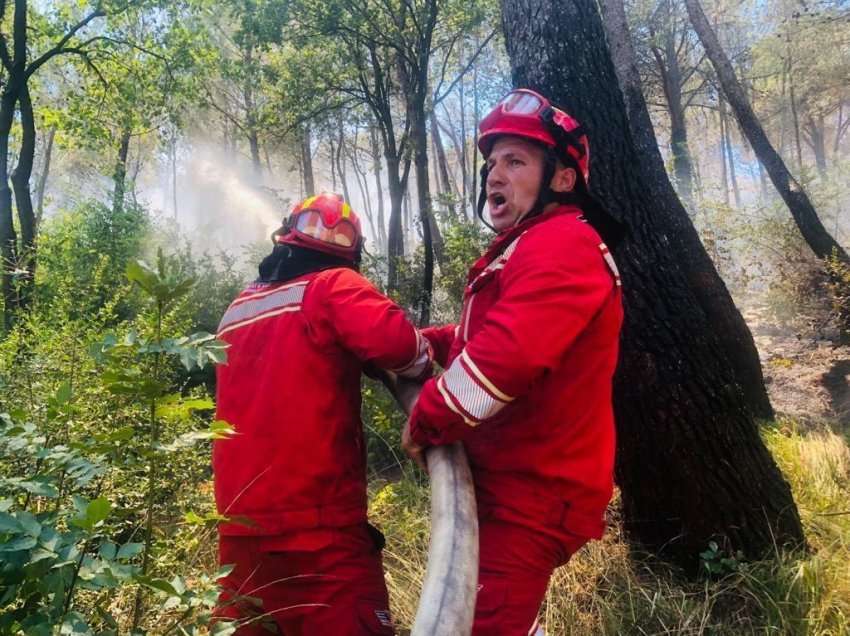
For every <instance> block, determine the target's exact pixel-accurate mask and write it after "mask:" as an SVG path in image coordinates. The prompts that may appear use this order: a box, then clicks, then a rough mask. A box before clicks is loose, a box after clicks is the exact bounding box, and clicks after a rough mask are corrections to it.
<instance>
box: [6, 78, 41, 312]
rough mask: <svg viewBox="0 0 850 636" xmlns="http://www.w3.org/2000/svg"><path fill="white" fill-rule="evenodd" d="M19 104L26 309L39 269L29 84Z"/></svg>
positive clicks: (15, 176)
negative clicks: (34, 208)
mask: <svg viewBox="0 0 850 636" xmlns="http://www.w3.org/2000/svg"><path fill="white" fill-rule="evenodd" d="M18 100H19V105H20V110H21V152H20V155H19V156H18V165H17V166H15V170H14V172H13V173H12V186H13V187H14V190H15V206H16V207H17V209H18V226H19V227H20V228H21V252H20V258H21V265H22V269H23V270H24V271H26V274H25V275H24V276H23V277H22V278H21V282H20V283H19V290H18V307H19V308H20V309H26V308H27V307H28V306H29V304H30V301H31V299H32V291H33V287H34V285H35V266H36V244H35V241H36V226H35V211H34V210H33V206H32V194H31V192H30V177H31V176H32V167H33V163H34V162H35V116H34V115H33V111H32V100H31V99H30V92H29V88H28V87H27V86H26V84H25V85H24V86H23V87H22V88H21V94H20V96H19V98H18Z"/></svg>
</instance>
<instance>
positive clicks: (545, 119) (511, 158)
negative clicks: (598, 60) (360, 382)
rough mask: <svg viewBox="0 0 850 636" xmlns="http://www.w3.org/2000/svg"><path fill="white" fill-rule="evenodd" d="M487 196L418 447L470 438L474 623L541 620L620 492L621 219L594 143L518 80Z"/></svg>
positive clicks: (430, 386)
mask: <svg viewBox="0 0 850 636" xmlns="http://www.w3.org/2000/svg"><path fill="white" fill-rule="evenodd" d="M480 128H481V135H480V137H479V142H478V143H479V148H480V149H481V153H482V155H483V156H484V157H485V158H486V161H487V163H486V165H485V167H484V168H483V170H482V173H483V174H482V195H481V197H480V199H479V210H478V213H479V215H481V214H482V210H483V207H484V202H485V200H486V202H487V203H488V204H489V209H490V218H491V220H492V223H493V226H494V229H495V230H497V231H498V236H497V237H496V238H495V240H494V241H493V243H492V244H491V245H490V247H489V249H488V250H487V251H486V253H485V254H484V256H482V257H481V258H480V259H479V260H478V261H477V262H476V263H475V264H474V265H473V267H472V269H471V271H470V272H469V278H468V284H467V286H466V291H465V294H464V304H463V311H462V313H461V319H460V324H458V325H450V326H446V327H440V328H433V329H428V330H425V331H424V332H423V335H425V336H426V337H428V339H429V340H430V341H431V344H432V345H433V347H434V350H435V354H436V359H437V361H438V362H439V363H440V364H441V365H442V366H443V367H445V368H446V372H445V373H444V374H443V375H442V376H441V377H440V378H439V379H431V380H429V381H428V382H427V383H426V384H425V386H424V388H423V390H422V393H421V394H420V396H419V400H418V402H417V404H416V407H415V408H414V410H413V412H412V414H411V417H410V420H409V423H408V427H407V428H406V429H405V435H404V445H405V450H407V452H408V453H409V454H411V455H412V456H413V457H414V458H418V459H419V460H420V461H421V454H422V451H423V449H424V448H426V447H428V446H432V445H440V444H448V443H451V442H453V441H455V440H463V443H464V446H465V448H466V451H467V454H468V457H469V462H470V467H471V469H472V476H473V480H474V482H475V489H476V497H477V500H478V512H479V523H480V541H481V561H480V571H479V592H478V597H477V602H476V610H475V624H474V628H473V634H476V635H482V634H488V635H490V634H499V635H501V634H505V635H511V636H513V635H525V634H529V633H534V632H535V631H536V630H537V629H538V627H537V626H536V617H537V613H538V610H539V608H540V604H541V601H542V599H543V597H544V595H545V592H546V587H547V585H548V582H549V578H550V576H551V574H552V572H553V571H554V569H555V568H556V567H558V566H559V565H562V564H564V563H566V562H567V561H568V560H569V558H570V556H571V555H572V554H573V553H575V552H576V550H578V549H579V548H580V547H581V546H582V545H583V544H584V543H586V542H587V541H588V540H589V539H591V538H599V537H601V536H602V532H603V530H604V526H605V521H604V514H605V509H606V506H607V504H608V501H609V499H610V498H611V493H612V489H613V467H614V441H615V440H614V420H613V411H612V405H611V379H612V376H613V373H614V369H615V366H616V363H617V350H618V341H619V332H620V325H621V322H622V317H623V312H622V303H621V289H620V278H619V275H618V273H617V269H616V266H615V264H614V260H613V258H612V257H611V254H610V253H609V252H608V248H607V247H606V244H605V243H604V242H603V239H605V240H607V241H608V242H609V243H613V242H616V240H618V239H619V236H620V234H621V229H620V226H619V224H618V223H617V222H616V221H614V220H613V219H612V218H611V217H610V216H608V215H607V214H606V213H605V212H604V210H602V208H601V207H600V206H599V205H598V204H597V203H596V202H595V200H594V199H593V198H592V197H591V196H590V195H589V193H588V190H587V183H588V176H589V174H588V166H589V162H588V159H589V157H588V152H589V147H588V142H587V137H586V136H585V135H584V134H583V133H582V132H581V129H580V127H579V125H578V123H577V122H576V121H575V120H574V119H572V118H571V117H570V116H569V115H567V114H566V113H564V112H563V111H561V110H558V109H556V108H553V107H552V106H551V105H550V104H549V103H548V101H547V100H546V99H544V98H543V97H541V96H540V95H538V94H537V93H534V92H532V91H529V90H517V91H514V92H512V93H510V94H509V95H508V96H507V97H505V98H504V99H503V100H502V102H501V103H500V104H499V105H497V106H496V108H495V109H494V110H493V111H492V112H491V113H490V114H489V115H488V116H487V117H486V118H485V119H484V120H483V121H482V123H481V127H480Z"/></svg>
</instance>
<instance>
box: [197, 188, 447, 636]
mask: <svg viewBox="0 0 850 636" xmlns="http://www.w3.org/2000/svg"><path fill="white" fill-rule="evenodd" d="M273 238H274V240H275V247H274V250H273V252H272V253H271V254H270V255H269V256H268V257H267V258H266V259H265V260H264V261H263V262H262V264H261V265H260V277H259V279H258V280H257V281H256V282H254V283H253V284H251V285H250V286H248V288H247V289H245V290H244V291H243V292H242V293H241V294H240V295H239V296H238V297H237V298H236V299H235V300H234V301H233V303H232V304H231V305H230V307H229V308H228V309H227V312H226V313H225V314H224V317H223V318H222V319H221V323H220V325H219V328H218V337H219V338H220V339H222V340H224V341H226V342H227V343H228V344H229V345H230V347H229V349H228V361H227V363H226V364H225V365H221V366H220V367H219V368H218V370H217V372H218V386H217V405H218V411H217V417H218V419H221V420H224V421H226V422H228V423H230V424H231V425H232V426H233V428H234V429H235V434H234V435H232V436H230V437H228V438H227V439H224V440H219V441H216V442H215V445H214V449H213V469H214V472H215V496H216V504H217V506H218V511H219V513H220V514H221V515H224V516H226V517H227V518H228V521H227V522H225V523H222V524H221V525H220V527H219V533H220V540H219V560H220V562H221V563H222V564H223V565H225V564H235V568H234V569H233V571H232V572H231V573H230V574H229V575H228V576H227V577H226V578H225V579H224V580H223V592H222V595H221V599H220V602H219V608H218V610H217V615H218V616H220V617H227V618H233V619H239V624H240V626H241V627H240V629H239V631H238V633H239V634H241V635H242V636H245V635H248V634H251V635H253V634H258V635H259V634H268V633H269V631H267V628H269V627H271V628H272V633H274V627H275V626H276V628H277V630H278V631H279V632H280V633H283V634H286V635H287V636H291V635H293V634H333V635H334V636H347V635H358V636H359V635H361V634H392V633H393V628H392V623H391V619H390V614H389V608H388V605H389V602H388V598H387V589H386V585H385V583H384V577H383V570H382V564H381V548H382V547H383V537H382V536H381V534H380V532H378V531H377V530H376V529H375V528H373V527H372V526H370V525H368V524H367V521H366V449H365V444H364V438H363V427H362V423H361V421H360V375H361V373H362V372H363V370H364V366H367V365H374V366H376V367H379V368H381V369H387V370H392V371H394V372H395V373H397V374H399V375H400V376H402V377H407V378H412V379H424V378H425V377H427V376H428V375H429V374H430V369H431V353H430V347H429V346H428V343H427V341H426V340H425V339H424V338H422V337H421V336H420V335H419V333H418V332H417V331H416V329H415V328H414V326H413V325H412V324H411V323H410V322H408V320H407V319H406V318H405V315H404V313H403V311H402V310H401V309H400V308H399V307H398V306H396V305H395V304H394V303H393V302H391V301H390V300H389V299H387V298H386V297H384V296H383V295H381V294H380V293H379V292H378V291H377V290H376V289H375V288H374V287H373V286H372V285H371V284H370V283H369V282H368V281H367V280H366V279H365V278H364V277H363V276H362V275H361V274H360V273H359V272H358V264H359V261H360V251H361V247H362V243H363V238H362V233H361V229H360V223H359V221H358V219H357V216H356V214H355V213H354V212H353V211H352V210H351V208H350V207H349V206H348V204H346V203H344V202H343V201H342V199H341V198H340V197H338V196H337V195H333V194H321V195H318V196H315V197H310V198H309V199H306V200H305V201H303V202H301V203H300V204H298V205H296V206H295V207H294V208H293V211H292V213H291V215H290V216H289V218H288V219H287V221H286V223H285V224H284V226H283V227H282V228H281V229H280V230H278V231H277V232H276V233H275V235H274V237H273ZM257 599H259V601H260V603H258V602H257Z"/></svg>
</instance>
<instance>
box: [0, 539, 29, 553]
mask: <svg viewBox="0 0 850 636" xmlns="http://www.w3.org/2000/svg"><path fill="white" fill-rule="evenodd" d="M37 543H38V541H37V540H36V538H35V537H30V536H20V537H16V538H14V539H12V540H11V541H7V542H6V543H3V544H0V552H20V551H21V550H30V549H32V548H34V547H35V545H36V544H37Z"/></svg>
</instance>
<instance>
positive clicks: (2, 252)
mask: <svg viewBox="0 0 850 636" xmlns="http://www.w3.org/2000/svg"><path fill="white" fill-rule="evenodd" d="M6 5H7V2H6V1H5V0H3V1H2V2H0V21H2V20H3V19H5V17H6V8H7V6H6ZM28 13H29V7H28V3H27V1H26V0H15V3H14V13H13V16H12V36H11V42H10V40H9V38H8V36H7V35H6V34H5V33H0V63H2V65H3V69H4V71H5V74H6V76H5V78H4V79H5V81H4V84H3V88H2V93H0V258H2V292H3V309H4V313H3V316H4V323H5V327H6V328H7V329H8V328H10V327H11V325H12V322H13V319H14V315H15V312H16V311H17V309H18V308H19V306H20V305H21V302H22V300H23V302H24V303H25V302H26V299H27V298H28V297H29V295H30V294H29V289H30V288H31V287H32V285H33V284H34V281H35V278H34V276H35V264H36V243H35V239H36V236H35V225H36V224H35V214H34V212H33V205H32V199H31V196H30V192H29V178H30V175H31V173H32V159H33V153H34V152H35V134H36V131H35V119H34V117H33V112H32V101H31V98H30V94H29V82H30V79H31V78H32V76H33V75H34V74H35V73H36V72H38V70H39V69H40V68H41V67H42V66H44V65H45V64H46V63H47V62H49V61H50V60H51V59H53V58H54V57H56V56H57V55H63V54H76V55H80V56H86V55H87V54H88V48H87V47H88V45H89V44H91V43H92V40H88V41H86V42H83V43H80V42H76V41H75V36H76V35H77V33H78V32H79V31H81V30H82V29H84V28H85V27H86V26H87V25H88V24H89V23H90V22H92V21H93V20H96V19H97V18H100V17H103V16H105V15H106V10H105V9H104V7H103V6H102V3H98V4H97V5H96V6H95V7H93V8H89V10H88V12H87V13H86V14H85V15H84V16H83V17H82V18H81V19H79V21H77V22H76V23H75V24H73V25H72V26H71V27H70V28H67V27H66V30H64V31H63V32H61V33H59V34H57V35H56V36H55V39H54V40H52V41H51V42H50V44H49V46H48V48H47V49H46V50H45V51H44V52H43V53H42V54H41V55H37V56H34V59H30V51H31V48H32V46H31V45H32V43H31V42H28V38H29V28H28ZM10 44H11V46H10ZM19 101H20V111H21V119H22V132H23V135H22V141H21V143H22V146H21V157H20V161H21V163H19V165H18V171H17V172H16V177H17V179H16V199H17V203H18V205H17V206H16V207H17V211H18V219H19V222H20V228H21V242H22V244H21V246H20V249H19V247H18V237H17V234H16V232H15V225H14V220H13V215H12V190H11V188H10V186H9V164H8V161H9V159H8V157H9V133H10V132H11V129H12V122H13V120H14V117H15V110H16V107H17V106H18V104H19ZM21 266H22V267H21ZM19 272H20V273H22V274H23V275H22V276H21V288H22V294H21V295H20V296H19V295H18V294H17V292H16V290H15V285H14V277H15V276H16V275H18V273H19Z"/></svg>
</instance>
